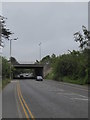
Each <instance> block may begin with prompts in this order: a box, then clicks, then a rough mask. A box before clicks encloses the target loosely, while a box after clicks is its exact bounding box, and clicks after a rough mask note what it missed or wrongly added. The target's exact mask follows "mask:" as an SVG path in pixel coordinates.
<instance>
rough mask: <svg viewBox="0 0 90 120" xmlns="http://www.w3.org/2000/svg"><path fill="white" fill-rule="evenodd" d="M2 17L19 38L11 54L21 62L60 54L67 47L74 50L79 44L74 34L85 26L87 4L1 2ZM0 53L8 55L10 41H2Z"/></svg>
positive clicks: (14, 42) (86, 21) (13, 43)
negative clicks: (3, 44)
mask: <svg viewBox="0 0 90 120" xmlns="http://www.w3.org/2000/svg"><path fill="white" fill-rule="evenodd" d="M2 13H3V16H5V17H7V18H8V19H7V20H6V24H7V27H8V28H10V30H11V31H12V32H14V36H12V37H18V40H17V41H12V56H13V57H15V58H16V59H17V60H18V61H19V62H20V61H22V62H23V61H35V60H36V59H37V60H39V59H40V57H39V56H40V50H39V48H40V47H39V43H40V42H41V43H42V44H41V57H42V58H43V57H44V56H46V55H52V54H53V53H54V54H56V55H60V54H63V53H67V51H68V50H73V49H74V50H77V49H78V46H79V44H78V43H76V42H75V41H74V39H73V34H74V33H75V32H77V31H81V29H82V25H85V26H86V27H88V3H85V2H84V3H83V2H80V3H76V2H72V3H70V2H65V3H61V2H58V3H55V2H54V3H52V2H45V3H44V2H43V3H41V2H38V3H36V2H34V3H32V2H31V3H30V2H26V3H25V2H24V3H23V2H20V3H19V2H15V3H14V2H13V3H10V2H8V3H3V4H2ZM3 55H4V56H6V57H7V58H9V42H8V41H7V42H5V47H4V49H3Z"/></svg>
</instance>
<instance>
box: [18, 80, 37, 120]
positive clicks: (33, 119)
mask: <svg viewBox="0 0 90 120" xmlns="http://www.w3.org/2000/svg"><path fill="white" fill-rule="evenodd" d="M18 90H19V95H20V96H19V97H21V99H22V101H23V102H22V103H21V104H24V105H25V107H26V109H27V110H28V113H29V114H30V116H31V118H32V120H35V118H34V116H33V115H32V113H31V111H30V109H29V107H28V105H27V104H26V102H25V100H24V98H23V96H22V93H21V89H20V84H19V82H18ZM24 105H23V106H24ZM25 107H24V108H25ZM23 110H24V112H25V115H26V117H27V118H29V117H28V116H27V115H28V114H27V112H26V110H25V109H23Z"/></svg>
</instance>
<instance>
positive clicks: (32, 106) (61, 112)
mask: <svg viewBox="0 0 90 120" xmlns="http://www.w3.org/2000/svg"><path fill="white" fill-rule="evenodd" d="M2 101H3V103H2V108H3V109H2V117H3V118H27V119H28V118H32V119H33V120H34V119H35V118H88V88H87V87H85V86H84V87H83V86H80V85H72V84H68V83H63V82H56V81H53V80H44V81H36V80H12V81H11V83H10V84H8V85H7V86H6V87H5V88H4V89H3V92H2Z"/></svg>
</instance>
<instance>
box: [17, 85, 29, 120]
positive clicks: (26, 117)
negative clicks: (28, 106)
mask: <svg viewBox="0 0 90 120" xmlns="http://www.w3.org/2000/svg"><path fill="white" fill-rule="evenodd" d="M17 92H18V98H19V101H20V103H21V106H22V108H23V111H24V113H25V116H26V118H27V119H28V120H29V116H28V114H27V112H26V110H25V107H24V105H23V103H22V100H21V98H20V91H19V88H18V86H17Z"/></svg>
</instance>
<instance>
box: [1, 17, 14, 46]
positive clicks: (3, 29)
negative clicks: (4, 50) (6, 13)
mask: <svg viewBox="0 0 90 120" xmlns="http://www.w3.org/2000/svg"><path fill="white" fill-rule="evenodd" d="M6 19H7V18H5V17H3V16H1V15H0V46H2V47H3V38H4V39H7V40H9V38H10V36H11V35H12V34H13V33H12V32H11V31H10V30H9V29H8V28H7V27H6V24H5V20H6Z"/></svg>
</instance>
